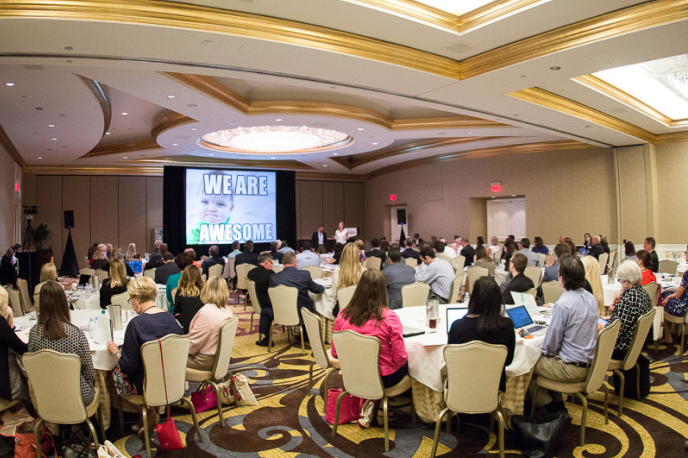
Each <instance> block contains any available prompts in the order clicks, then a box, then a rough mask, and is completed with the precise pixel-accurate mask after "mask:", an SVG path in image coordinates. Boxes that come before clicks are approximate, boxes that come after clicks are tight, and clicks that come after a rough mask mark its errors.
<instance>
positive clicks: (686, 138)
mask: <svg viewBox="0 0 688 458" xmlns="http://www.w3.org/2000/svg"><path fill="white" fill-rule="evenodd" d="M656 137H657V140H656V141H655V144H656V145H661V144H665V143H678V142H688V132H675V133H671V134H659V135H657V136H656Z"/></svg>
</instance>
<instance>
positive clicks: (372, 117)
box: [248, 100, 392, 129]
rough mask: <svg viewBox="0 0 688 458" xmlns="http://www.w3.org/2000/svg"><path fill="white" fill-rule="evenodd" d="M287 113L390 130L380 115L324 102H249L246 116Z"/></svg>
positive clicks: (390, 124) (362, 109)
mask: <svg viewBox="0 0 688 458" xmlns="http://www.w3.org/2000/svg"><path fill="white" fill-rule="evenodd" d="M267 113H289V114H310V115H320V116H334V117H339V118H348V119H355V120H358V121H363V122H367V123H371V124H377V125H378V126H382V127H385V128H387V129H390V128H391V127H392V120H391V119H390V118H389V117H387V116H385V115H383V114H380V113H377V112H375V111H372V110H366V109H365V108H359V107H354V106H350V105H339V104H335V103H326V102H311V101H305V100H300V101H291V100H282V101H280V100H270V101H255V102H251V108H250V109H249V112H248V114H252V115H254V114H267Z"/></svg>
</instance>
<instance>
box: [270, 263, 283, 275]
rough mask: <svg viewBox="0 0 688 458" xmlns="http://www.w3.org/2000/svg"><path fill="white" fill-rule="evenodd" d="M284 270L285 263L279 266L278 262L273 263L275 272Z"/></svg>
mask: <svg viewBox="0 0 688 458" xmlns="http://www.w3.org/2000/svg"><path fill="white" fill-rule="evenodd" d="M283 270H284V266H283V265H279V266H278V265H277V264H273V265H272V271H273V272H275V273H279V272H282V271H283Z"/></svg>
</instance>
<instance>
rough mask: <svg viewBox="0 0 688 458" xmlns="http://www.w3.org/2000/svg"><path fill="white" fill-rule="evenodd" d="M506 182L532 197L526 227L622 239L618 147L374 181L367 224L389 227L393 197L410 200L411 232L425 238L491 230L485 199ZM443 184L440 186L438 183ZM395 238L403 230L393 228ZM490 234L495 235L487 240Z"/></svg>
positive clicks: (547, 237) (550, 239)
mask: <svg viewBox="0 0 688 458" xmlns="http://www.w3.org/2000/svg"><path fill="white" fill-rule="evenodd" d="M492 182H501V183H502V189H503V190H502V192H501V193H500V195H501V196H511V195H512V194H515V195H523V196H525V199H526V217H527V223H526V224H527V225H526V232H527V234H528V236H529V237H530V238H531V239H532V238H533V237H534V236H536V235H539V236H541V237H543V239H544V241H545V243H555V242H556V240H557V239H558V238H559V236H560V235H562V234H566V235H569V236H571V237H573V239H574V240H575V241H579V239H581V240H582V238H583V234H584V233H585V232H591V233H601V234H605V235H607V236H610V237H612V238H613V237H616V222H615V220H616V218H615V214H616V213H615V212H616V206H615V189H614V175H613V164H612V154H611V150H607V149H587V150H573V151H552V152H546V153H538V154H526V155H519V156H508V155H507V156H498V157H491V158H482V159H453V160H447V161H445V162H441V163H438V164H433V165H427V166H423V167H418V168H414V169H411V170H407V171H401V172H394V173H389V174H386V175H382V176H379V177H376V178H373V179H371V180H369V181H368V182H367V183H366V186H365V195H366V227H367V231H368V233H374V234H377V233H378V232H379V231H380V228H383V230H385V235H387V236H388V237H390V236H391V235H392V234H390V233H389V195H390V194H392V193H394V194H396V195H397V202H396V203H397V204H399V205H403V204H406V205H407V206H408V215H409V225H410V228H411V231H412V232H419V233H420V234H421V235H422V236H423V237H425V238H428V237H429V236H430V235H437V236H445V237H451V236H453V235H454V234H460V235H464V236H465V235H468V236H469V237H470V239H471V241H473V240H475V238H476V237H477V236H478V235H482V236H486V237H489V236H490V234H485V233H484V231H485V228H486V222H485V221H483V220H484V219H486V213H485V210H484V207H483V205H482V204H481V202H480V199H488V198H490V197H491V195H492V194H491V192H490V183H492ZM439 183H441V184H442V186H441V192H439V191H438V189H437V186H436V185H437V184H439ZM394 235H395V236H396V234H394ZM486 240H488V239H486Z"/></svg>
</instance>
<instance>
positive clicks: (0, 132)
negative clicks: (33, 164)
mask: <svg viewBox="0 0 688 458" xmlns="http://www.w3.org/2000/svg"><path fill="white" fill-rule="evenodd" d="M0 146H1V147H2V148H3V149H4V150H5V151H7V154H9V155H10V157H11V158H12V159H13V160H14V162H16V163H17V164H19V167H21V169H22V170H24V169H25V168H26V163H25V162H24V159H22V157H21V155H19V151H17V148H15V147H14V143H12V140H10V137H8V136H7V132H5V129H3V128H2V125H0Z"/></svg>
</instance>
